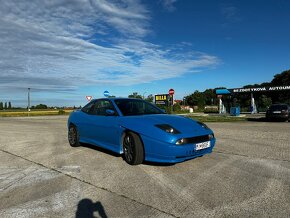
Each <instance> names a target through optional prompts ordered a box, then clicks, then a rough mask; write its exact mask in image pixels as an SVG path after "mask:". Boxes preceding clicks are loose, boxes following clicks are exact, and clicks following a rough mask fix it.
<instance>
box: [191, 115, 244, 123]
mask: <svg viewBox="0 0 290 218" xmlns="http://www.w3.org/2000/svg"><path fill="white" fill-rule="evenodd" d="M187 117H189V118H191V119H194V120H197V121H200V122H240V121H247V118H246V117H231V116H187Z"/></svg>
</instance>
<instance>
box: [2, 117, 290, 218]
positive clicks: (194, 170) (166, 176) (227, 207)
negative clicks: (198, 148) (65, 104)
mask: <svg viewBox="0 0 290 218" xmlns="http://www.w3.org/2000/svg"><path fill="white" fill-rule="evenodd" d="M66 120H67V117H65V116H52V117H26V118H0V217H90V216H92V215H95V216H96V217H142V216H143V217H228V216H230V217H289V216H290V206H289V205H290V134H289V133H290V123H282V122H277V123H266V122H235V123H208V125H209V127H211V128H212V129H213V131H214V132H215V135H216V138H217V144H216V147H215V149H214V151H213V153H212V154H210V155H205V156H203V157H201V158H196V159H193V160H190V161H186V162H183V163H179V164H175V165H158V164H153V163H145V164H142V165H138V166H130V165H128V164H126V162H125V161H123V159H122V157H121V156H118V155H114V154H112V153H110V152H106V151H104V150H101V149H96V148H94V147H93V146H84V147H78V148H72V147H70V146H69V144H68V142H67V128H66Z"/></svg>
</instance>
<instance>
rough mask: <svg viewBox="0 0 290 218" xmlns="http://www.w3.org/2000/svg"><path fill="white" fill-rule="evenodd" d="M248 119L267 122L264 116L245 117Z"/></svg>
mask: <svg viewBox="0 0 290 218" xmlns="http://www.w3.org/2000/svg"><path fill="white" fill-rule="evenodd" d="M247 120H248V121H252V122H268V120H267V118H266V117H257V118H254V117H251V118H247Z"/></svg>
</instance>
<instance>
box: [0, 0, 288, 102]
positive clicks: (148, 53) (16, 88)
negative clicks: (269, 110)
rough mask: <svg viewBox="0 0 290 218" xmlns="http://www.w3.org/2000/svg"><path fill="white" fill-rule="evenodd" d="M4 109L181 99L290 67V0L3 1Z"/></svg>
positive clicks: (0, 79)
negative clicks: (134, 96) (132, 98)
mask: <svg viewBox="0 0 290 218" xmlns="http://www.w3.org/2000/svg"><path fill="white" fill-rule="evenodd" d="M0 15H1V16H0V102H1V101H2V102H6V101H7V102H8V101H11V102H12V105H13V106H22V107H25V106H26V105H27V88H31V104H32V105H36V104H40V103H43V104H47V105H48V106H73V105H76V106H79V105H82V106H83V105H85V104H86V103H87V100H86V96H93V98H101V97H103V92H104V91H106V90H107V91H109V92H110V94H111V95H115V96H118V97H119V96H120V97H127V96H128V95H129V94H131V93H133V92H138V93H139V94H141V95H144V96H145V97H146V96H147V95H149V94H153V95H154V94H163V93H168V90H169V89H170V88H173V89H174V90H175V98H176V99H182V98H183V96H186V95H189V94H191V93H193V92H194V91H195V90H199V91H204V90H205V89H207V88H216V87H227V88H238V87H242V86H244V85H247V84H255V83H262V82H269V81H271V80H272V78H273V76H274V75H275V74H277V73H281V72H282V71H284V70H288V69H290V40H289V39H290V22H289V21H290V1H289V0H267V1H264V0H243V1H234V0H231V1H223V0H221V1H218V0H216V1H213V0H199V1H198V0H146V1H145V0H144V1H141V0H120V1H117V0H108V1H105V0H29V1H27V0H9V1H7V0H0Z"/></svg>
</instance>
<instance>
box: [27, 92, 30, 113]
mask: <svg viewBox="0 0 290 218" xmlns="http://www.w3.org/2000/svg"><path fill="white" fill-rule="evenodd" d="M27 100H28V107H27V110H28V112H29V111H30V88H28V99H27Z"/></svg>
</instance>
